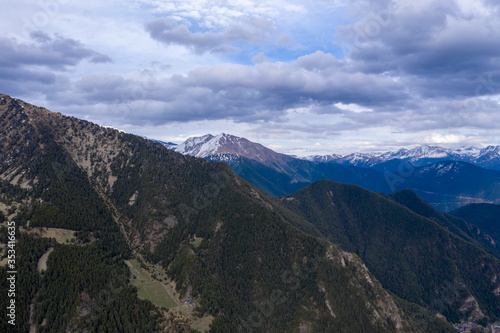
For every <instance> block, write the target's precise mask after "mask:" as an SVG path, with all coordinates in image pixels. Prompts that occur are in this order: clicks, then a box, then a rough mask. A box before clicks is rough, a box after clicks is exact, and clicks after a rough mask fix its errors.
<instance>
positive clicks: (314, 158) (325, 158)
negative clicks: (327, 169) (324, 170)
mask: <svg viewBox="0 0 500 333" xmlns="http://www.w3.org/2000/svg"><path fill="white" fill-rule="evenodd" d="M341 157H342V155H338V154H331V155H311V156H306V157H304V160H306V161H310V162H317V163H328V162H332V161H335V160H337V159H339V158H341Z"/></svg>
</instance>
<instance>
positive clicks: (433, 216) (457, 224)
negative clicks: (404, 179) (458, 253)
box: [387, 190, 500, 258]
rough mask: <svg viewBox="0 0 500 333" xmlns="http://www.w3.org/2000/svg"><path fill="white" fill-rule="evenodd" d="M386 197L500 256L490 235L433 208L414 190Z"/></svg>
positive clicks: (496, 244)
mask: <svg viewBox="0 0 500 333" xmlns="http://www.w3.org/2000/svg"><path fill="white" fill-rule="evenodd" d="M387 197H388V198H390V199H392V200H394V201H395V202H397V203H399V204H401V205H403V206H405V207H407V208H409V209H410V210H412V211H413V212H415V213H417V214H419V215H421V216H423V217H426V218H428V219H430V220H432V221H434V222H436V223H437V224H439V225H440V226H442V227H443V228H445V229H447V230H448V231H450V232H452V233H454V234H455V235H457V236H459V237H461V238H462V239H464V240H466V241H468V242H471V243H474V244H476V245H478V246H480V247H482V248H483V249H484V250H486V251H487V252H489V253H492V254H493V255H495V256H496V257H497V258H499V257H500V252H499V247H498V245H499V243H498V241H496V240H494V239H493V238H492V236H490V235H489V234H488V233H486V232H484V231H483V230H481V229H479V228H478V227H477V226H475V225H473V224H471V223H470V222H467V221H466V220H464V219H461V218H458V217H455V216H453V215H451V213H450V214H445V213H443V212H440V211H438V210H436V209H434V208H433V207H432V206H431V205H429V204H428V203H427V202H425V201H424V200H423V199H422V198H420V197H419V196H417V195H416V194H415V193H414V192H412V191H410V190H401V191H398V192H394V193H392V194H390V195H389V196H387Z"/></svg>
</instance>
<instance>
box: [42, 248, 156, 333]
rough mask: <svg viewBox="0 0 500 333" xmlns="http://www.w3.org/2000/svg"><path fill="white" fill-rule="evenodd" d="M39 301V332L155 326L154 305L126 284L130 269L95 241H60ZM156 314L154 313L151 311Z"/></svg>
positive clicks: (146, 329) (147, 329) (133, 329)
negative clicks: (139, 298)
mask: <svg viewBox="0 0 500 333" xmlns="http://www.w3.org/2000/svg"><path fill="white" fill-rule="evenodd" d="M47 264H48V268H47V271H46V272H45V274H44V277H43V281H42V282H43V286H42V288H41V289H40V292H39V295H38V297H37V302H36V306H35V313H34V319H35V323H36V324H37V325H41V324H42V322H44V320H45V324H44V325H42V326H40V327H39V331H40V332H65V331H66V330H67V328H68V325H69V327H74V328H76V329H78V330H81V329H89V330H90V331H91V332H136V331H141V332H152V331H154V330H155V328H156V322H155V320H152V315H151V312H153V311H154V306H153V305H152V304H151V303H149V302H145V301H139V300H138V299H137V296H136V290H135V288H133V287H130V286H129V285H128V281H129V274H130V273H129V269H128V267H127V266H126V265H125V263H124V262H123V260H121V259H120V258H119V257H115V256H112V255H111V254H110V253H109V252H105V251H103V250H102V249H101V248H99V247H98V246H96V245H94V244H93V245H88V246H78V245H56V247H55V249H54V251H53V252H52V253H51V255H50V257H49V260H48V263H47ZM153 318H154V317H153Z"/></svg>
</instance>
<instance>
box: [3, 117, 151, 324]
mask: <svg viewBox="0 0 500 333" xmlns="http://www.w3.org/2000/svg"><path fill="white" fill-rule="evenodd" d="M14 111H15V112H17V113H18V114H19V116H18V117H21V118H22V117H24V118H26V117H27V116H26V115H25V114H24V113H23V111H22V110H17V111H16V108H13V112H14ZM5 115H6V113H3V114H2V116H3V117H4V118H9V117H10V116H5ZM10 118H12V119H14V120H16V119H17V118H16V116H14V117H10ZM10 118H9V119H10ZM14 120H12V121H14ZM31 123H36V122H28V121H26V122H23V124H31ZM3 125H4V124H3V123H2V126H3ZM37 125H38V127H37V128H36V129H35V128H34V127H32V126H31V125H25V127H20V126H18V127H15V128H16V129H18V130H19V131H18V132H14V133H13V136H14V137H18V142H15V140H14V141H9V140H7V143H5V142H2V144H4V146H5V144H6V145H7V146H8V147H10V149H11V150H12V151H13V153H11V154H10V155H9V160H12V161H15V162H16V163H19V166H21V168H22V169H23V170H24V171H23V173H24V175H25V176H24V177H26V179H31V180H30V182H29V184H30V186H31V187H30V188H28V189H21V188H20V187H18V186H13V185H11V184H8V182H3V181H0V196H1V197H0V200H1V201H2V202H4V203H6V204H8V205H10V204H11V203H14V202H16V203H22V204H21V206H20V207H19V209H17V215H16V217H15V221H16V224H17V225H21V226H26V225H27V224H28V222H29V223H30V227H57V228H65V229H72V230H76V231H78V235H79V237H80V238H81V239H82V240H85V239H89V237H90V235H92V237H94V238H95V239H96V240H95V241H94V242H93V243H92V244H88V245H84V246H81V245H62V244H54V241H49V240H47V239H45V238H40V237H38V236H27V235H26V234H21V233H19V231H18V232H17V237H18V239H19V241H18V243H17V244H16V253H17V258H16V260H17V265H18V267H19V268H18V280H17V288H18V290H19V293H18V295H17V299H16V304H17V309H16V315H17V320H16V324H17V326H16V330H15V331H16V332H28V330H29V325H28V323H29V321H28V319H29V306H30V304H31V303H32V302H33V303H34V315H33V319H34V322H35V324H37V325H38V329H37V331H39V332H67V331H89V332H153V331H155V330H157V329H158V321H159V317H158V313H157V311H156V310H155V307H154V306H153V305H152V304H151V303H149V302H146V301H141V300H139V299H138V298H137V292H136V289H135V288H134V287H132V286H130V285H129V269H128V267H127V266H126V265H125V263H124V260H123V259H124V258H129V257H130V256H131V251H130V249H129V247H128V245H127V242H126V240H125V238H124V236H123V235H122V234H121V232H120V229H119V227H118V225H117V224H116V223H115V222H114V220H113V217H112V214H111V212H110V209H109V208H108V207H107V205H106V203H105V201H104V200H103V199H102V198H101V197H100V195H99V194H98V193H97V192H96V190H95V189H94V188H93V186H92V185H91V183H90V182H89V179H88V177H87V175H86V173H84V172H83V171H82V170H81V169H80V168H79V167H78V166H77V165H76V164H75V163H74V161H73V160H72V158H71V156H70V155H69V154H68V153H67V152H66V151H65V150H64V149H63V148H62V147H61V146H60V144H59V143H57V142H56V140H55V139H54V130H55V129H54V128H50V127H44V126H43V125H40V124H37ZM30 126H31V127H30ZM16 135H17V136H16ZM6 152H7V151H6V150H3V148H2V154H4V153H6ZM2 166H5V165H2ZM13 207H14V206H13ZM2 240H4V241H5V239H2ZM49 246H54V251H53V252H52V253H51V254H50V256H49V259H48V262H47V265H48V266H47V270H46V271H45V272H43V274H42V275H40V273H39V272H38V270H37V264H38V260H39V258H40V257H41V256H42V254H43V253H44V252H45V251H46V250H47V248H48V247H49ZM0 276H1V278H2V281H1V282H0V286H1V288H0V289H1V290H0V292H1V294H2V297H1V300H2V301H1V302H2V304H5V302H6V301H7V298H6V297H4V295H6V294H7V290H6V289H5V288H6V270H5V269H4V268H2V269H0ZM5 309H6V307H4V306H3V305H2V309H1V310H0V311H2V312H1V313H4V312H5ZM2 318H5V316H4V315H2ZM4 323H5V321H4V320H2V325H4ZM42 323H43V325H42ZM2 328H5V329H7V328H6V326H2ZM0 331H2V332H4V331H5V332H8V331H7V330H3V329H0Z"/></svg>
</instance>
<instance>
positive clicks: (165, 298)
mask: <svg viewBox="0 0 500 333" xmlns="http://www.w3.org/2000/svg"><path fill="white" fill-rule="evenodd" d="M126 263H127V265H128V266H129V267H130V271H131V272H132V279H131V281H130V282H131V284H132V285H133V286H136V287H137V294H138V295H139V298H141V299H146V300H148V301H150V302H151V303H153V304H154V305H156V306H159V307H162V308H164V309H167V310H168V309H171V308H174V307H178V306H179V305H180V304H179V301H178V300H177V301H176V300H175V299H174V298H173V297H172V296H171V295H170V294H169V292H168V291H167V288H168V287H167V286H165V285H164V284H162V283H161V282H159V281H157V280H155V279H154V278H153V277H152V276H151V274H150V273H149V272H148V271H147V270H145V269H144V268H142V267H141V265H140V264H139V262H138V261H137V260H136V259H131V260H127V261H126Z"/></svg>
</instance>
